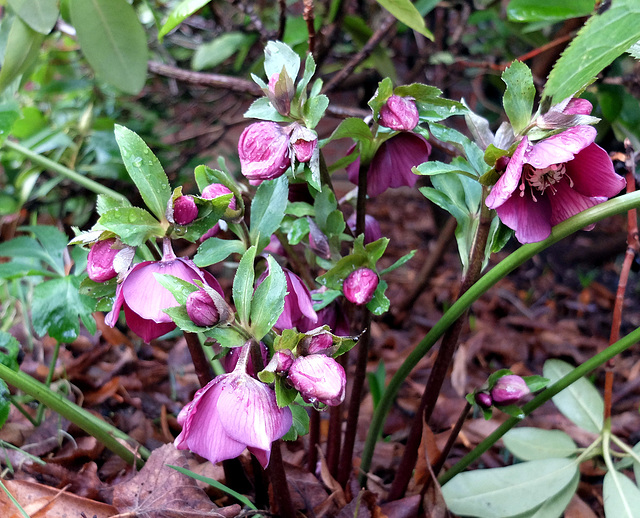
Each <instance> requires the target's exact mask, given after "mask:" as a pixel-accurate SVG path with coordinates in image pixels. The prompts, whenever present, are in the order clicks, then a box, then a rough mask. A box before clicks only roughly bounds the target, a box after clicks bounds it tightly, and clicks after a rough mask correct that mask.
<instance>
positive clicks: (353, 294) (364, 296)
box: [342, 268, 378, 306]
mask: <svg viewBox="0 0 640 518" xmlns="http://www.w3.org/2000/svg"><path fill="white" fill-rule="evenodd" d="M377 287H378V274H377V273H376V272H374V271H373V270H371V269H370V268H358V269H357V270H354V271H352V272H351V273H350V274H349V275H348V276H347V278H346V279H345V280H344V283H343V284H342V291H343V293H344V296H345V297H346V298H347V300H348V301H349V302H353V303H354V304H357V305H358V306H362V305H364V304H367V303H368V302H369V301H370V300H371V299H372V298H373V293H374V292H375V291H376V288H377Z"/></svg>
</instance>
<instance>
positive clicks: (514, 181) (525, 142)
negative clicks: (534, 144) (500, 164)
mask: <svg viewBox="0 0 640 518" xmlns="http://www.w3.org/2000/svg"><path fill="white" fill-rule="evenodd" d="M528 149H529V139H528V138H527V137H523V138H522V140H521V141H520V143H519V144H518V147H517V148H516V150H515V151H514V152H513V156H512V157H511V160H509V163H508V164H507V169H506V170H505V172H504V173H503V174H502V176H501V177H500V178H499V179H498V181H497V182H496V184H495V185H494V186H493V187H492V188H491V192H490V193H489V196H487V200H486V204H487V207H489V208H490V209H496V208H498V207H500V205H502V204H503V203H504V202H506V201H507V200H508V199H509V197H510V196H511V195H512V194H513V192H514V191H515V190H516V189H517V188H518V184H519V183H520V178H521V176H522V166H523V165H524V156H525V153H526V151H527V150H528Z"/></svg>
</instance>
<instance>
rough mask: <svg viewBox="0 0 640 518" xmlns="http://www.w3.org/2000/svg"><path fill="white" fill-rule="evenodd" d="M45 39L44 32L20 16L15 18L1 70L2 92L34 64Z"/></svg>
mask: <svg viewBox="0 0 640 518" xmlns="http://www.w3.org/2000/svg"><path fill="white" fill-rule="evenodd" d="M43 40H44V35H43V34H40V33H39V32H36V31H34V30H33V29H32V28H31V27H29V26H28V25H27V24H26V23H24V22H23V21H22V20H21V19H20V18H14V20H13V23H12V24H11V29H10V30H9V36H8V39H7V44H6V47H5V52H4V61H3V63H2V69H1V70H0V92H2V91H3V90H4V89H5V88H7V86H9V85H10V84H11V83H12V82H13V81H14V80H15V79H16V78H17V77H18V76H19V75H20V74H22V73H24V71H25V70H27V69H28V68H29V67H30V66H31V65H32V64H33V62H34V61H35V60H36V59H37V57H38V53H39V52H40V45H42V42H43Z"/></svg>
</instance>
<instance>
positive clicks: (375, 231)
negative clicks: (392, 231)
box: [347, 212, 382, 245]
mask: <svg viewBox="0 0 640 518" xmlns="http://www.w3.org/2000/svg"><path fill="white" fill-rule="evenodd" d="M347 225H349V228H350V229H351V231H352V232H353V233H355V231H356V213H355V212H354V213H353V214H352V215H351V216H350V217H349V219H348V220H347ZM381 237H382V231H381V230H380V223H378V220H377V219H376V218H374V217H373V216H370V215H369V214H365V216H364V243H363V244H365V245H368V244H369V243H373V242H374V241H377V240H378V239H380V238H381Z"/></svg>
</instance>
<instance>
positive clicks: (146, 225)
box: [97, 207, 164, 246]
mask: <svg viewBox="0 0 640 518" xmlns="http://www.w3.org/2000/svg"><path fill="white" fill-rule="evenodd" d="M97 225H98V226H99V228H103V229H106V230H110V231H111V232H113V233H114V234H116V235H118V236H120V239H121V240H122V242H123V243H125V244H127V245H129V246H140V245H141V244H142V243H144V242H145V241H146V240H147V239H149V238H151V237H153V236H158V237H159V236H162V235H163V234H164V229H163V228H162V225H160V223H158V220H156V219H155V218H154V217H153V216H152V215H151V214H149V213H148V212H147V211H146V210H144V209H141V208H139V207H122V208H120V209H111V210H108V211H107V212H105V213H104V214H103V215H102V216H100V219H98V223H97Z"/></svg>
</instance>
